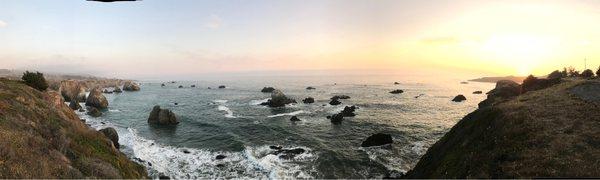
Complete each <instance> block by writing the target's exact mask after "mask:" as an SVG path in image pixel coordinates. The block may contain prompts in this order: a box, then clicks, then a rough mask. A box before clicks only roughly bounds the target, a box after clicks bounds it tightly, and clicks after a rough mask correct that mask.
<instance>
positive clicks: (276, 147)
mask: <svg viewBox="0 0 600 180" xmlns="http://www.w3.org/2000/svg"><path fill="white" fill-rule="evenodd" d="M269 149H275V150H280V149H283V147H281V146H269Z"/></svg>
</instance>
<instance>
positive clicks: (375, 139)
mask: <svg viewBox="0 0 600 180" xmlns="http://www.w3.org/2000/svg"><path fill="white" fill-rule="evenodd" d="M393 142H394V140H393V139H392V136H391V135H389V134H383V133H377V134H373V135H371V136H369V137H368V138H367V139H366V140H365V141H363V142H362V144H361V145H360V146H361V147H371V146H381V145H385V144H391V143H393Z"/></svg>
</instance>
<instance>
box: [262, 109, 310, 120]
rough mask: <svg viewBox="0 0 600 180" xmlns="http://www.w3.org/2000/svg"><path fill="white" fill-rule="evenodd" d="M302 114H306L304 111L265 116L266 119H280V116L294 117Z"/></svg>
mask: <svg viewBox="0 0 600 180" xmlns="http://www.w3.org/2000/svg"><path fill="white" fill-rule="evenodd" d="M302 113H306V111H304V110H299V111H294V112H291V113H281V114H275V115H271V116H267V117H270V118H272V117H280V116H295V115H298V114H302Z"/></svg>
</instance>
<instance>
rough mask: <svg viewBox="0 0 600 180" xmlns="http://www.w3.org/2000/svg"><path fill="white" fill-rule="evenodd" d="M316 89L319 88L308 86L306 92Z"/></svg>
mask: <svg viewBox="0 0 600 180" xmlns="http://www.w3.org/2000/svg"><path fill="white" fill-rule="evenodd" d="M315 89H317V88H314V87H312V86H308V87H306V90H315Z"/></svg>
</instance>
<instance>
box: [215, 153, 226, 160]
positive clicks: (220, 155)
mask: <svg viewBox="0 0 600 180" xmlns="http://www.w3.org/2000/svg"><path fill="white" fill-rule="evenodd" d="M226 157H227V156H225V155H222V154H219V155H217V156H216V157H215V159H216V160H221V159H225V158H226Z"/></svg>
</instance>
